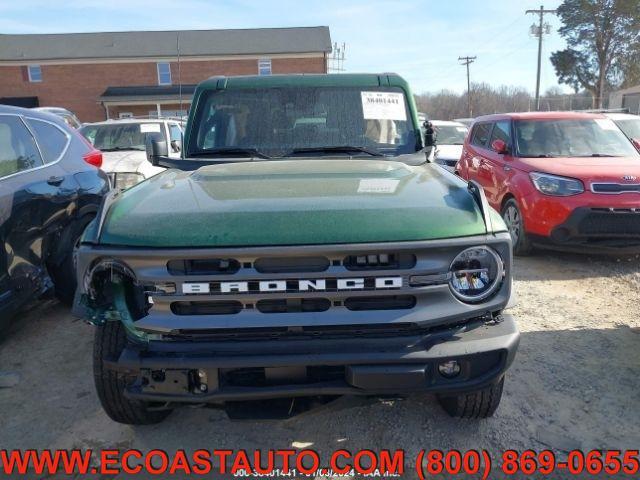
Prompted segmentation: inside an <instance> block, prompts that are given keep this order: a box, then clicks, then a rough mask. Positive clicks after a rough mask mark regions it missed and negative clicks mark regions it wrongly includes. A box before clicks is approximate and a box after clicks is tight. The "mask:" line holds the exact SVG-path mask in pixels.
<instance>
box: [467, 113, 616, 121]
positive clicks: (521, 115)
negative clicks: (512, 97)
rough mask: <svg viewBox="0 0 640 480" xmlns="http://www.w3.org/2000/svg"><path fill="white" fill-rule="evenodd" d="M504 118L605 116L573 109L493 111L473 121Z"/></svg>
mask: <svg viewBox="0 0 640 480" xmlns="http://www.w3.org/2000/svg"><path fill="white" fill-rule="evenodd" d="M505 118H512V119H514V120H584V119H593V118H606V117H605V116H604V115H603V114H601V113H595V112H574V111H551V112H514V113H494V114H492V115H483V116H480V117H476V118H475V119H474V121H475V122H483V121H495V120H501V119H505Z"/></svg>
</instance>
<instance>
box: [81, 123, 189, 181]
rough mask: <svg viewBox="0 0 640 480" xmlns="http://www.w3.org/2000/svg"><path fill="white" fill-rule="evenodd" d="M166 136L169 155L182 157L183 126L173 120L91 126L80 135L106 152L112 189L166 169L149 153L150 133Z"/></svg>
mask: <svg viewBox="0 0 640 480" xmlns="http://www.w3.org/2000/svg"><path fill="white" fill-rule="evenodd" d="M152 132H158V133H161V134H163V135H164V136H165V137H166V139H167V145H169V156H170V157H173V158H180V150H181V149H182V134H183V123H182V122H181V121H180V120H173V119H163V118H160V119H131V118H127V119H122V120H106V121H104V122H97V123H88V124H86V125H84V126H83V127H82V128H81V129H80V133H82V135H84V137H85V138H86V139H87V140H89V141H90V142H91V143H92V144H93V146H94V147H95V148H97V149H98V150H100V151H102V169H103V170H104V171H105V172H106V173H107V175H109V179H110V180H111V187H112V188H117V189H119V190H124V189H127V188H129V187H132V186H134V185H136V184H137V183H139V182H141V181H143V180H145V179H147V178H149V177H152V176H154V175H156V174H158V173H160V172H162V171H163V170H165V169H164V168H162V167H156V166H153V165H151V163H149V161H148V160H147V154H146V144H145V142H146V134H147V133H152Z"/></svg>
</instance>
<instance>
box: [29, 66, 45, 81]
mask: <svg viewBox="0 0 640 480" xmlns="http://www.w3.org/2000/svg"><path fill="white" fill-rule="evenodd" d="M27 73H28V74H29V81H30V82H31V83H37V82H41V81H42V68H41V67H40V65H29V66H28V67H27Z"/></svg>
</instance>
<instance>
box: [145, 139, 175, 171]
mask: <svg viewBox="0 0 640 480" xmlns="http://www.w3.org/2000/svg"><path fill="white" fill-rule="evenodd" d="M146 148H147V160H149V162H151V165H153V166H156V167H157V166H158V165H159V164H160V158H161V157H167V156H168V155H169V148H168V146H167V139H166V138H165V137H164V135H162V134H161V133H159V132H150V133H148V134H147V139H146Z"/></svg>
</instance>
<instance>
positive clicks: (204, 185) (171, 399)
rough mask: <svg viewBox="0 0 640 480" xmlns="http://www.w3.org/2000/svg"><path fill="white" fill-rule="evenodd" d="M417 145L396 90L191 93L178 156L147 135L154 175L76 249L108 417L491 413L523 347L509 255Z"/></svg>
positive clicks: (490, 216)
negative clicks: (203, 409) (384, 409)
mask: <svg viewBox="0 0 640 480" xmlns="http://www.w3.org/2000/svg"><path fill="white" fill-rule="evenodd" d="M427 137H428V138H422V137H421V134H420V128H419V125H418V119H417V114H416V107H415V104H414V100H413V96H412V94H411V91H410V89H409V87H408V85H407V83H406V82H405V81H404V80H403V79H402V78H400V77H399V76H397V75H394V74H381V75H374V74H359V75H355V74H354V75H348V74H341V75H283V76H278V75H274V76H260V77H258V76H255V77H253V76H250V77H233V78H224V77H214V78H211V79H209V80H206V81H204V82H203V83H201V84H200V85H199V86H198V88H197V90H196V92H195V95H194V98H193V103H192V108H191V112H190V115H189V120H188V123H187V128H186V133H185V136H184V141H183V142H182V145H179V147H180V148H181V149H182V158H181V159H175V158H169V157H168V155H167V152H168V148H169V146H168V145H167V144H166V141H165V140H164V139H162V138H157V137H156V136H154V135H153V134H150V136H149V138H148V139H147V155H148V157H149V161H151V162H152V163H153V164H155V165H161V166H166V167H169V169H168V170H166V171H164V172H163V173H160V174H158V175H156V176H155V177H152V178H150V179H148V180H147V181H145V182H142V183H140V184H138V185H136V186H134V187H132V188H130V189H128V190H125V191H123V192H115V191H114V192H112V193H111V194H110V195H109V196H108V197H107V198H106V199H105V202H104V204H103V205H102V208H101V212H100V213H99V215H98V217H97V218H96V220H95V221H94V222H93V223H92V224H91V225H90V226H89V228H88V229H87V231H86V232H85V234H84V237H83V240H82V241H81V245H80V246H79V248H78V250H77V254H76V260H77V270H78V278H79V281H78V285H79V286H78V291H77V292H76V298H75V307H74V309H75V312H76V314H77V315H80V316H83V317H84V318H86V319H87V320H88V321H89V322H90V323H92V324H94V325H96V326H97V329H96V332H95V349H94V375H95V382H96V387H97V392H98V396H99V397H100V400H101V402H102V405H103V407H104V409H105V410H106V412H107V413H108V414H109V416H110V417H111V418H112V419H114V420H115V421H118V422H123V423H131V424H146V423H154V422H159V421H161V420H162V419H164V418H165V417H166V416H167V415H169V413H170V412H171V410H172V409H173V408H174V407H176V406H178V405H181V404H182V405H184V404H190V405H208V406H218V407H222V408H226V409H227V412H231V411H232V410H234V409H236V410H237V407H238V405H247V402H261V405H263V404H267V403H269V402H272V403H278V402H280V403H282V402H286V404H287V405H288V407H287V411H288V412H289V413H292V412H295V411H297V409H298V406H300V405H304V404H308V405H315V404H317V403H321V402H326V401H329V400H332V399H336V398H338V397H341V396H345V395H346V396H360V397H361V398H364V397H369V398H384V397H393V398H397V397H401V396H405V395H408V394H418V393H432V394H435V395H437V398H438V399H439V401H440V403H441V405H442V406H443V407H444V408H445V410H446V411H447V412H448V413H449V414H451V415H453V416H458V417H469V418H481V417H486V416H490V415H491V414H492V413H493V412H494V411H495V409H496V408H497V406H498V404H499V402H500V398H501V395H502V387H503V383H504V376H505V372H506V370H507V368H508V367H509V366H510V364H511V363H512V361H513V358H514V356H515V353H516V349H517V346H518V342H519V333H518V330H517V327H516V324H515V322H514V319H513V318H512V317H511V316H510V315H507V314H504V313H503V310H504V309H505V308H506V307H507V305H508V303H509V300H510V297H511V271H512V255H511V240H510V237H509V234H508V233H507V230H506V228H505V225H504V224H503V222H502V220H501V219H500V217H499V215H497V213H496V212H495V211H493V210H492V209H491V208H490V207H489V206H488V205H487V202H486V200H485V198H484V195H483V193H482V191H481V189H480V188H479V187H478V185H477V184H474V183H466V182H464V181H462V180H461V179H459V178H458V177H456V176H454V175H453V174H450V173H449V172H447V171H446V170H445V169H443V168H442V167H440V166H439V165H437V164H436V163H431V162H430V161H429V160H430V158H429V152H430V151H431V150H432V149H431V148H428V147H425V143H427V144H428V143H431V140H432V139H431V138H430V137H429V136H428V135H427ZM173 147H174V148H175V147H176V145H174V146H173ZM347 398H356V397H347ZM253 410H254V413H256V414H258V413H260V412H261V411H262V408H261V407H260V408H258V407H256V408H254V409H253Z"/></svg>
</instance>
